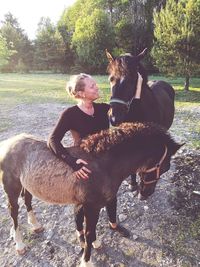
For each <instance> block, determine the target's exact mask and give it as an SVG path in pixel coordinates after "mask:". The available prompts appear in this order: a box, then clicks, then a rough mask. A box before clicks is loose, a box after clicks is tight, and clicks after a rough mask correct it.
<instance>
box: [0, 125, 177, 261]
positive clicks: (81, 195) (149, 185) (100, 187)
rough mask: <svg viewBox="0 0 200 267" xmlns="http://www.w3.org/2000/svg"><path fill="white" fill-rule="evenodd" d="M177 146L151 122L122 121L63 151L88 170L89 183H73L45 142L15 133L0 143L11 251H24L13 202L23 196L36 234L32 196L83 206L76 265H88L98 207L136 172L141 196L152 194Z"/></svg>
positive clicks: (66, 168)
mask: <svg viewBox="0 0 200 267" xmlns="http://www.w3.org/2000/svg"><path fill="white" fill-rule="evenodd" d="M180 146H181V145H179V144H177V143H176V142H175V141H174V140H173V139H172V138H171V137H170V135H169V134H168V133H167V132H166V131H165V130H164V129H162V128H160V127H158V126H156V125H154V124H150V123H148V124H142V123H124V124H122V125H120V126H119V127H116V128H111V129H109V130H104V131H101V132H100V133H97V134H94V135H91V136H89V137H88V138H86V139H85V140H83V141H82V143H81V144H80V146H79V147H71V148H68V151H69V153H70V154H71V155H73V156H76V157H81V158H82V159H84V160H86V161H87V162H88V166H89V168H90V169H91V171H92V173H91V175H90V177H89V179H88V180H78V179H76V177H75V174H74V173H73V170H72V169H71V168H70V167H69V166H68V165H67V164H66V163H64V162H62V161H61V160H59V159H58V158H56V157H55V156H54V155H53V153H51V152H50V151H49V149H48V148H47V145H46V142H44V141H42V140H39V139H37V138H35V137H34V136H31V135H27V134H20V135H17V136H15V137H13V138H10V139H8V140H5V141H3V142H1V143H0V176H1V178H2V182H3V186H4V190H5V192H6V194H7V197H8V201H9V209H10V214H11V217H12V220H13V237H14V241H15V243H16V250H17V251H18V253H20V254H23V253H24V252H25V244H24V243H23V241H22V237H21V234H20V232H19V228H18V220H17V217H18V208H19V206H18V198H19V196H20V195H22V192H23V196H24V201H25V205H26V207H27V211H28V222H29V223H30V224H31V225H32V226H33V229H34V230H35V231H36V232H39V231H41V230H43V228H42V226H41V225H40V224H39V222H38V221H37V219H36V217H35V215H34V213H33V210H32V206H31V200H32V195H33V196H35V197H37V198H39V199H41V200H43V201H46V202H49V203H54V204H63V205H65V204H70V203H74V204H81V205H83V208H84V214H85V222H86V228H85V240H86V241H85V248H84V254H83V257H82V262H81V266H89V265H91V262H90V255H91V247H92V243H93V242H94V241H95V240H96V224H97V221H98V217H99V211H100V209H101V208H102V207H104V206H105V205H106V203H107V202H109V201H110V200H112V199H113V198H114V197H115V196H116V194H117V191H118V189H119V186H120V184H121V183H122V181H123V180H124V179H125V178H126V177H127V176H128V175H130V174H131V173H139V174H140V177H141V183H140V194H141V195H142V196H143V197H148V196H149V195H151V194H152V193H153V192H154V190H155V186H156V183H157V181H158V180H159V178H160V175H161V174H162V173H164V172H166V171H167V170H169V168H170V159H171V156H172V155H173V154H175V153H176V151H177V150H178V149H179V148H180Z"/></svg>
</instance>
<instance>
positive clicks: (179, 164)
mask: <svg viewBox="0 0 200 267" xmlns="http://www.w3.org/2000/svg"><path fill="white" fill-rule="evenodd" d="M65 107H66V106H64V105H61V104H52V103H49V104H20V105H18V106H16V107H15V108H8V107H5V106H3V105H0V120H1V122H2V123H3V125H4V127H3V130H1V132H0V141H1V140H4V139H6V138H8V137H11V136H13V135H15V134H18V133H22V132H26V133H31V134H33V135H36V136H39V137H42V138H44V139H47V137H48V134H49V133H50V132H51V130H52V128H53V126H54V124H55V122H56V120H57V118H58V114H60V113H61V111H62V110H63V109H64V108H65ZM199 118H200V107H194V108H192V109H181V110H177V111H176V116H175V120H174V123H173V125H172V128H171V129H170V132H171V133H172V134H173V136H174V138H175V139H176V140H177V141H181V142H186V144H185V145H184V146H183V147H182V148H181V149H180V150H179V152H178V153H177V154H176V156H175V157H174V158H173V160H172V164H171V169H170V171H168V172H167V173H166V174H164V175H163V176H162V179H161V180H160V181H159V183H158V185H157V188H156V191H155V193H154V194H153V195H152V196H151V197H150V198H149V199H148V200H147V201H145V202H141V201H139V200H138V199H137V198H136V197H134V196H133V194H132V193H131V192H130V191H129V189H128V183H127V181H124V182H123V184H122V186H121V187H120V190H119V193H118V217H119V221H120V222H121V224H122V225H124V226H125V227H126V228H127V229H129V231H130V233H131V237H130V238H129V239H126V238H121V237H120V236H118V234H117V233H114V234H113V233H112V232H111V230H109V228H108V220H107V215H106V211H105V210H104V209H102V211H101V215H100V220H99V222H98V225H97V236H98V238H99V239H100V240H101V241H102V244H103V245H102V248H100V249H99V250H93V252H92V261H93V262H94V264H95V266H98V267H107V266H108V267H125V266H127V267H129V266H130V267H158V266H159V267H161V266H162V267H197V266H200V196H198V195H195V194H194V193H193V191H194V190H198V191H200V183H199V180H200V149H199V148H194V142H195V141H199V138H200V133H198V132H197V131H195V129H196V124H197V121H198V120H199ZM65 142H66V144H70V142H71V139H70V136H69V135H68V136H66V138H65ZM33 205H34V211H35V212H36V214H37V217H38V219H39V221H40V222H41V223H42V225H43V226H44V227H45V231H44V232H43V233H40V234H33V233H32V232H31V230H30V228H29V226H28V224H27V216H26V211H25V207H24V205H23V202H22V201H20V207H21V208H20V216H19V224H20V228H21V231H22V233H23V237H24V240H25V243H26V244H27V252H26V254H25V255H24V256H18V255H17V254H16V252H15V249H14V242H13V240H12V239H11V238H10V234H9V233H10V228H11V225H12V224H11V220H10V217H9V214H8V211H7V203H6V198H5V195H4V192H3V189H2V188H1V187H0V225H1V226H0V266H1V267H14V266H15V267H19V266H20V267H22V266H23V267H30V266H34V267H64V266H65V267H75V266H78V264H79V260H80V256H81V249H80V247H79V245H78V242H77V240H76V235H75V225H74V220H73V207H72V206H53V205H48V204H46V203H43V202H41V201H39V200H37V199H34V200H33Z"/></svg>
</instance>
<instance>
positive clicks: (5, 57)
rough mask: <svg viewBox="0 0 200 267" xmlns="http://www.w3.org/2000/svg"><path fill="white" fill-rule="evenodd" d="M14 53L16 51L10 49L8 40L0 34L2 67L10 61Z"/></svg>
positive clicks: (0, 64)
mask: <svg viewBox="0 0 200 267" xmlns="http://www.w3.org/2000/svg"><path fill="white" fill-rule="evenodd" d="M13 53H15V51H11V50H9V49H8V47H7V43H6V40H5V39H4V38H3V36H2V35H1V34H0V67H2V66H5V65H6V64H7V63H8V61H9V59H10V57H11V55H12V54H13Z"/></svg>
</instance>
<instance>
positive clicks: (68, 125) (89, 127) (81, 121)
mask: <svg viewBox="0 0 200 267" xmlns="http://www.w3.org/2000/svg"><path fill="white" fill-rule="evenodd" d="M109 108H110V106H109V105H108V104H105V103H94V114H93V116H91V115H88V114H86V113H85V112H83V111H82V110H81V109H80V108H79V107H78V106H77V105H76V106H72V107H70V108H68V109H66V110H64V111H63V113H62V114H61V116H60V118H59V120H58V123H57V124H56V126H55V128H54V130H53V132H52V133H51V135H50V136H49V139H48V141H47V144H48V147H49V148H50V149H51V150H52V151H53V152H54V154H55V155H56V156H57V157H59V158H63V155H66V150H65V148H64V146H63V145H62V143H61V141H62V139H63V137H64V135H65V133H66V132H68V131H71V132H72V136H73V137H74V141H75V142H76V141H77V140H75V139H77V138H78V139H82V138H84V137H86V136H88V135H89V134H93V133H96V132H99V131H101V130H104V129H107V128H109V119H108V115H107V113H108V110H109ZM74 133H76V134H74ZM69 164H70V162H69Z"/></svg>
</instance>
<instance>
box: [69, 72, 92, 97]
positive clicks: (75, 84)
mask: <svg viewBox="0 0 200 267" xmlns="http://www.w3.org/2000/svg"><path fill="white" fill-rule="evenodd" d="M85 78H91V76H90V75H89V74H86V73H80V74H78V75H75V76H72V77H71V78H70V80H69V82H68V83H67V86H66V90H67V92H68V94H69V95H70V96H72V97H74V98H79V97H80V95H79V92H80V91H84V89H85V83H84V79H85Z"/></svg>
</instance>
